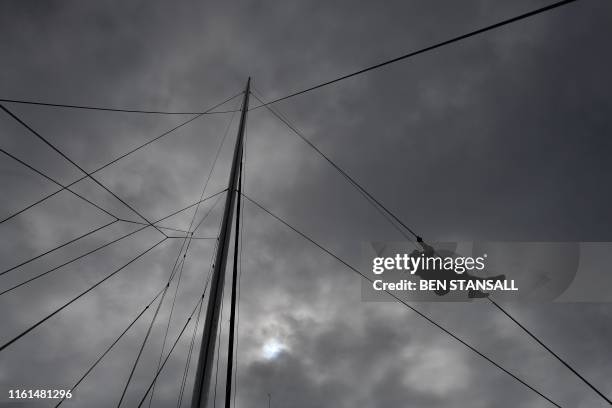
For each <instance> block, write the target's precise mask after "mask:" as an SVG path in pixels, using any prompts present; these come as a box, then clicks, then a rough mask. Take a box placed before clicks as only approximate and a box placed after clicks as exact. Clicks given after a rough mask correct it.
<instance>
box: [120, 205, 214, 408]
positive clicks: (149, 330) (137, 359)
mask: <svg viewBox="0 0 612 408" xmlns="http://www.w3.org/2000/svg"><path fill="white" fill-rule="evenodd" d="M218 201H219V200H218V199H217V202H218ZM215 204H216V202H215ZM212 208H213V207H211V209H210V210H209V211H208V212H207V213H206V215H204V217H203V218H202V220H201V221H200V224H202V222H203V221H204V219H206V217H208V215H209V214H210V213H211V211H212ZM194 215H195V214H194ZM192 222H193V220H192ZM200 224H198V225H200ZM194 232H195V230H194ZM166 239H167V238H166ZM185 242H186V240H183V242H182V243H181V247H180V249H179V252H178V254H177V256H176V260H175V261H174V265H173V266H172V270H171V273H170V277H169V279H168V284H167V285H166V287H165V288H164V291H163V293H162V297H161V299H160V301H159V303H158V305H157V308H156V309H155V313H154V314H153V317H152V318H151V322H150V324H149V327H148V329H147V332H146V334H145V337H144V339H143V340H142V344H141V346H140V349H139V351H138V355H137V356H136V360H135V361H134V364H133V365H132V369H131V371H130V375H129V376H128V378H127V381H126V383H125V386H124V388H123V391H122V394H121V398H120V399H119V402H118V403H117V408H119V407H120V406H121V403H122V402H123V399H124V398H125V394H126V392H127V390H128V388H129V386H130V383H131V381H132V378H133V376H134V372H135V371H136V367H137V366H138V363H139V361H140V357H141V356H142V353H143V350H144V348H145V346H146V344H147V341H148V339H149V336H150V334H151V330H152V329H153V325H154V324H155V321H156V320H157V316H158V315H159V311H160V310H161V307H162V304H163V303H164V298H165V297H166V293H167V291H168V289H169V288H170V283H171V282H172V280H173V279H174V276H175V275H176V271H177V268H178V265H179V263H180V264H181V267H180V274H179V282H180V276H181V274H182V272H183V266H184V265H185V259H186V258H187V249H185V252H184V253H183V249H184V248H185ZM190 243H191V241H189V244H190ZM189 244H187V248H188V247H189ZM181 254H183V256H182V259H181V260H180V261H179V259H180V258H181ZM177 291H178V283H177ZM173 306H174V305H173ZM162 350H163V349H162Z"/></svg>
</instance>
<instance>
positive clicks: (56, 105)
mask: <svg viewBox="0 0 612 408" xmlns="http://www.w3.org/2000/svg"><path fill="white" fill-rule="evenodd" d="M0 102H8V103H18V104H22V105H36V106H48V107H51V108H67V109H83V110H94V111H107V112H123V113H145V114H154V115H215V114H221V113H233V112H235V111H215V112H211V111H212V109H210V110H207V111H204V112H189V111H178V112H177V111H174V112H172V111H159V110H144V109H125V108H110V107H104V106H91V105H70V104H65V103H51V102H41V101H32V100H24V99H9V98H0ZM213 109H214V108H213Z"/></svg>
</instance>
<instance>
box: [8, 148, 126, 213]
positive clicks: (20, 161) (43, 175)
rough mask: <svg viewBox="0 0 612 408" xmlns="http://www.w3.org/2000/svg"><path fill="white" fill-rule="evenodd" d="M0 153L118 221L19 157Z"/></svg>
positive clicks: (106, 211)
mask: <svg viewBox="0 0 612 408" xmlns="http://www.w3.org/2000/svg"><path fill="white" fill-rule="evenodd" d="M0 152H1V153H2V154H4V155H5V156H8V157H10V158H11V159H13V160H15V161H16V162H18V163H20V164H22V165H23V166H25V167H27V168H28V169H30V170H32V171H33V172H35V173H36V174H39V175H40V176H42V177H44V178H46V179H47V180H49V181H50V182H52V183H54V184H56V185H58V186H60V187H61V188H62V189H65V190H68V191H69V192H70V193H72V194H74V195H75V196H76V197H78V198H80V199H81V200H83V201H85V202H86V203H88V204H91V205H92V206H94V207H95V208H97V209H98V210H100V211H102V212H103V213H105V214H107V215H108V216H110V217H112V218H113V219H115V220H118V219H119V217H117V216H116V215H115V214H113V213H111V212H110V211H108V210H106V209H104V208H102V207H100V206H99V205H98V204H96V203H94V202H93V201H91V200H89V199H88V198H85V197H83V196H82V195H81V194H79V193H77V192H75V191H73V190H71V189H70V188H68V187H66V186H65V185H63V184H62V183H60V182H59V181H57V180H55V179H54V178H52V177H50V176H49V175H48V174H45V173H44V172H42V171H40V170H38V169H36V168H35V167H34V166H32V165H30V164H28V163H26V162H25V161H23V160H22V159H20V158H19V157H17V156H15V155H13V154H12V153H9V152H7V151H6V150H4V149H3V148H1V147H0Z"/></svg>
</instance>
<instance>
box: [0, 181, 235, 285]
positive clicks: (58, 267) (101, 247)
mask: <svg viewBox="0 0 612 408" xmlns="http://www.w3.org/2000/svg"><path fill="white" fill-rule="evenodd" d="M226 190H227V189H225V190H221V191H219V192H217V193H215V194H213V195H211V196H208V197H207V198H205V199H204V200H201V201H199V202H204V201H207V200H210V199H211V198H213V197H216V196H219V195H220V194H222V193H224V192H225V191H226ZM217 200H218V199H217ZM196 204H197V202H196V203H193V204H191V205H188V206H187V207H184V208H182V209H180V210H177V211H174V212H172V213H170V214H169V215H166V216H165V217H163V218H160V219H159V220H157V221H155V222H154V224H156V223H158V222H161V221H164V220H166V219H168V218H170V217H172V216H174V215H176V214H178V213H180V212H182V211H185V210H187V209H189V208H191V207H193V206H195V205H196ZM148 227H149V225H145V226H144V227H142V228H139V229H137V230H134V231H132V232H130V233H127V234H125V235H123V236H120V237H119V238H115V239H114V240H112V241H110V242H107V243H105V244H103V245H101V246H99V247H96V248H94V249H92V250H90V251H88V252H85V253H84V254H81V255H79V256H76V257H74V258H72V259H70V260H68V261H66V262H64V263H62V264H60V265H58V266H55V267H53V268H51V269H49V270H47V271H45V272H42V273H39V274H38V275H35V276H33V277H31V278H29V279H27V280H25V281H23V282H21V283H18V284H15V285H14V286H11V287H10V288H8V289H5V290H3V291H1V292H0V296H2V295H4V294H6V293H8V292H11V291H12V290H15V289H17V288H19V287H21V286H23V285H26V284H28V283H30V282H32V281H34V280H36V279H39V278H41V277H43V276H45V275H48V274H49V273H51V272H54V271H56V270H58V269H60V268H62V267H64V266H66V265H69V264H71V263H73V262H76V261H78V260H79V259H82V258H85V257H86V256H88V255H91V254H93V253H95V252H97V251H99V250H101V249H104V248H106V247H108V246H110V245H112V244H114V243H115V242H119V241H121V240H122V239H124V238H127V237H129V236H131V235H134V234H136V233H137V232H140V231H142V230H144V229H146V228H148Z"/></svg>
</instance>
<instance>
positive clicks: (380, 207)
mask: <svg viewBox="0 0 612 408" xmlns="http://www.w3.org/2000/svg"><path fill="white" fill-rule="evenodd" d="M253 96H254V97H255V98H256V99H257V100H258V101H259V102H261V103H263V101H262V100H261V99H260V98H259V97H258V96H257V95H255V94H253ZM262 106H265V107H266V108H267V109H268V110H269V111H270V112H272V114H273V115H274V116H276V118H278V119H279V120H280V121H281V122H283V123H284V124H285V125H286V126H287V127H288V128H289V129H290V130H291V131H293V133H295V134H296V135H297V136H299V137H300V138H301V139H302V140H303V141H304V142H306V144H307V145H308V146H310V147H311V148H312V149H313V150H314V151H315V152H317V153H318V154H319V155H320V156H321V157H322V158H323V159H325V160H326V161H327V162H328V163H329V164H330V165H331V166H332V167H333V168H334V169H336V170H337V171H338V172H339V173H340V175H342V176H343V177H344V178H345V179H346V180H347V181H348V182H349V184H351V185H352V186H353V187H355V189H357V191H358V192H359V193H360V194H361V195H362V196H363V197H364V198H365V199H366V201H368V202H369V203H370V204H371V205H372V206H373V207H374V208H375V209H376V210H377V211H378V212H379V213H380V214H381V215H382V216H383V217H384V218H385V219H386V220H387V221H389V223H390V224H391V225H392V226H393V227H394V228H395V229H396V230H397V231H399V233H400V234H402V235H403V236H404V237H405V238H406V239H408V240H409V241H411V242H413V243H414V241H413V240H412V238H411V237H410V236H408V235H407V234H406V233H405V231H404V230H402V229H401V228H400V226H399V225H398V223H399V224H400V225H401V226H402V227H404V228H405V229H406V231H408V232H409V233H410V234H412V235H413V236H414V237H415V238H416V239H419V236H418V235H417V234H416V233H415V232H414V231H413V230H412V229H411V228H410V227H408V226H407V225H406V224H405V223H404V222H403V221H402V220H400V218H399V217H397V216H396V215H395V214H394V213H393V212H391V210H389V209H388V208H387V207H386V206H385V205H383V204H382V203H381V202H380V201H378V200H377V199H376V198H374V196H372V194H370V193H369V192H368V191H367V190H366V189H365V187H363V186H362V185H361V184H360V183H358V182H357V181H356V180H355V179H354V178H352V177H351V176H350V175H349V174H348V173H347V172H346V171H344V170H343V169H342V168H341V167H340V166H338V165H337V164H336V163H334V162H333V161H332V160H331V159H330V158H329V157H328V156H327V155H325V153H323V152H322V151H321V150H320V149H319V148H318V147H317V146H315V144H314V143H312V142H311V141H310V140H309V139H308V138H307V137H306V136H304V135H303V134H302V132H300V131H299V130H298V129H297V128H296V127H295V126H293V125H292V124H291V123H290V122H289V121H288V120H287V119H286V118H285V117H284V116H283V115H282V114H281V113H280V112H278V111H276V110H274V109H273V108H272V107H271V106H269V105H267V104H264V105H262ZM389 217H391V218H389ZM393 220H395V222H394V221H393Z"/></svg>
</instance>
